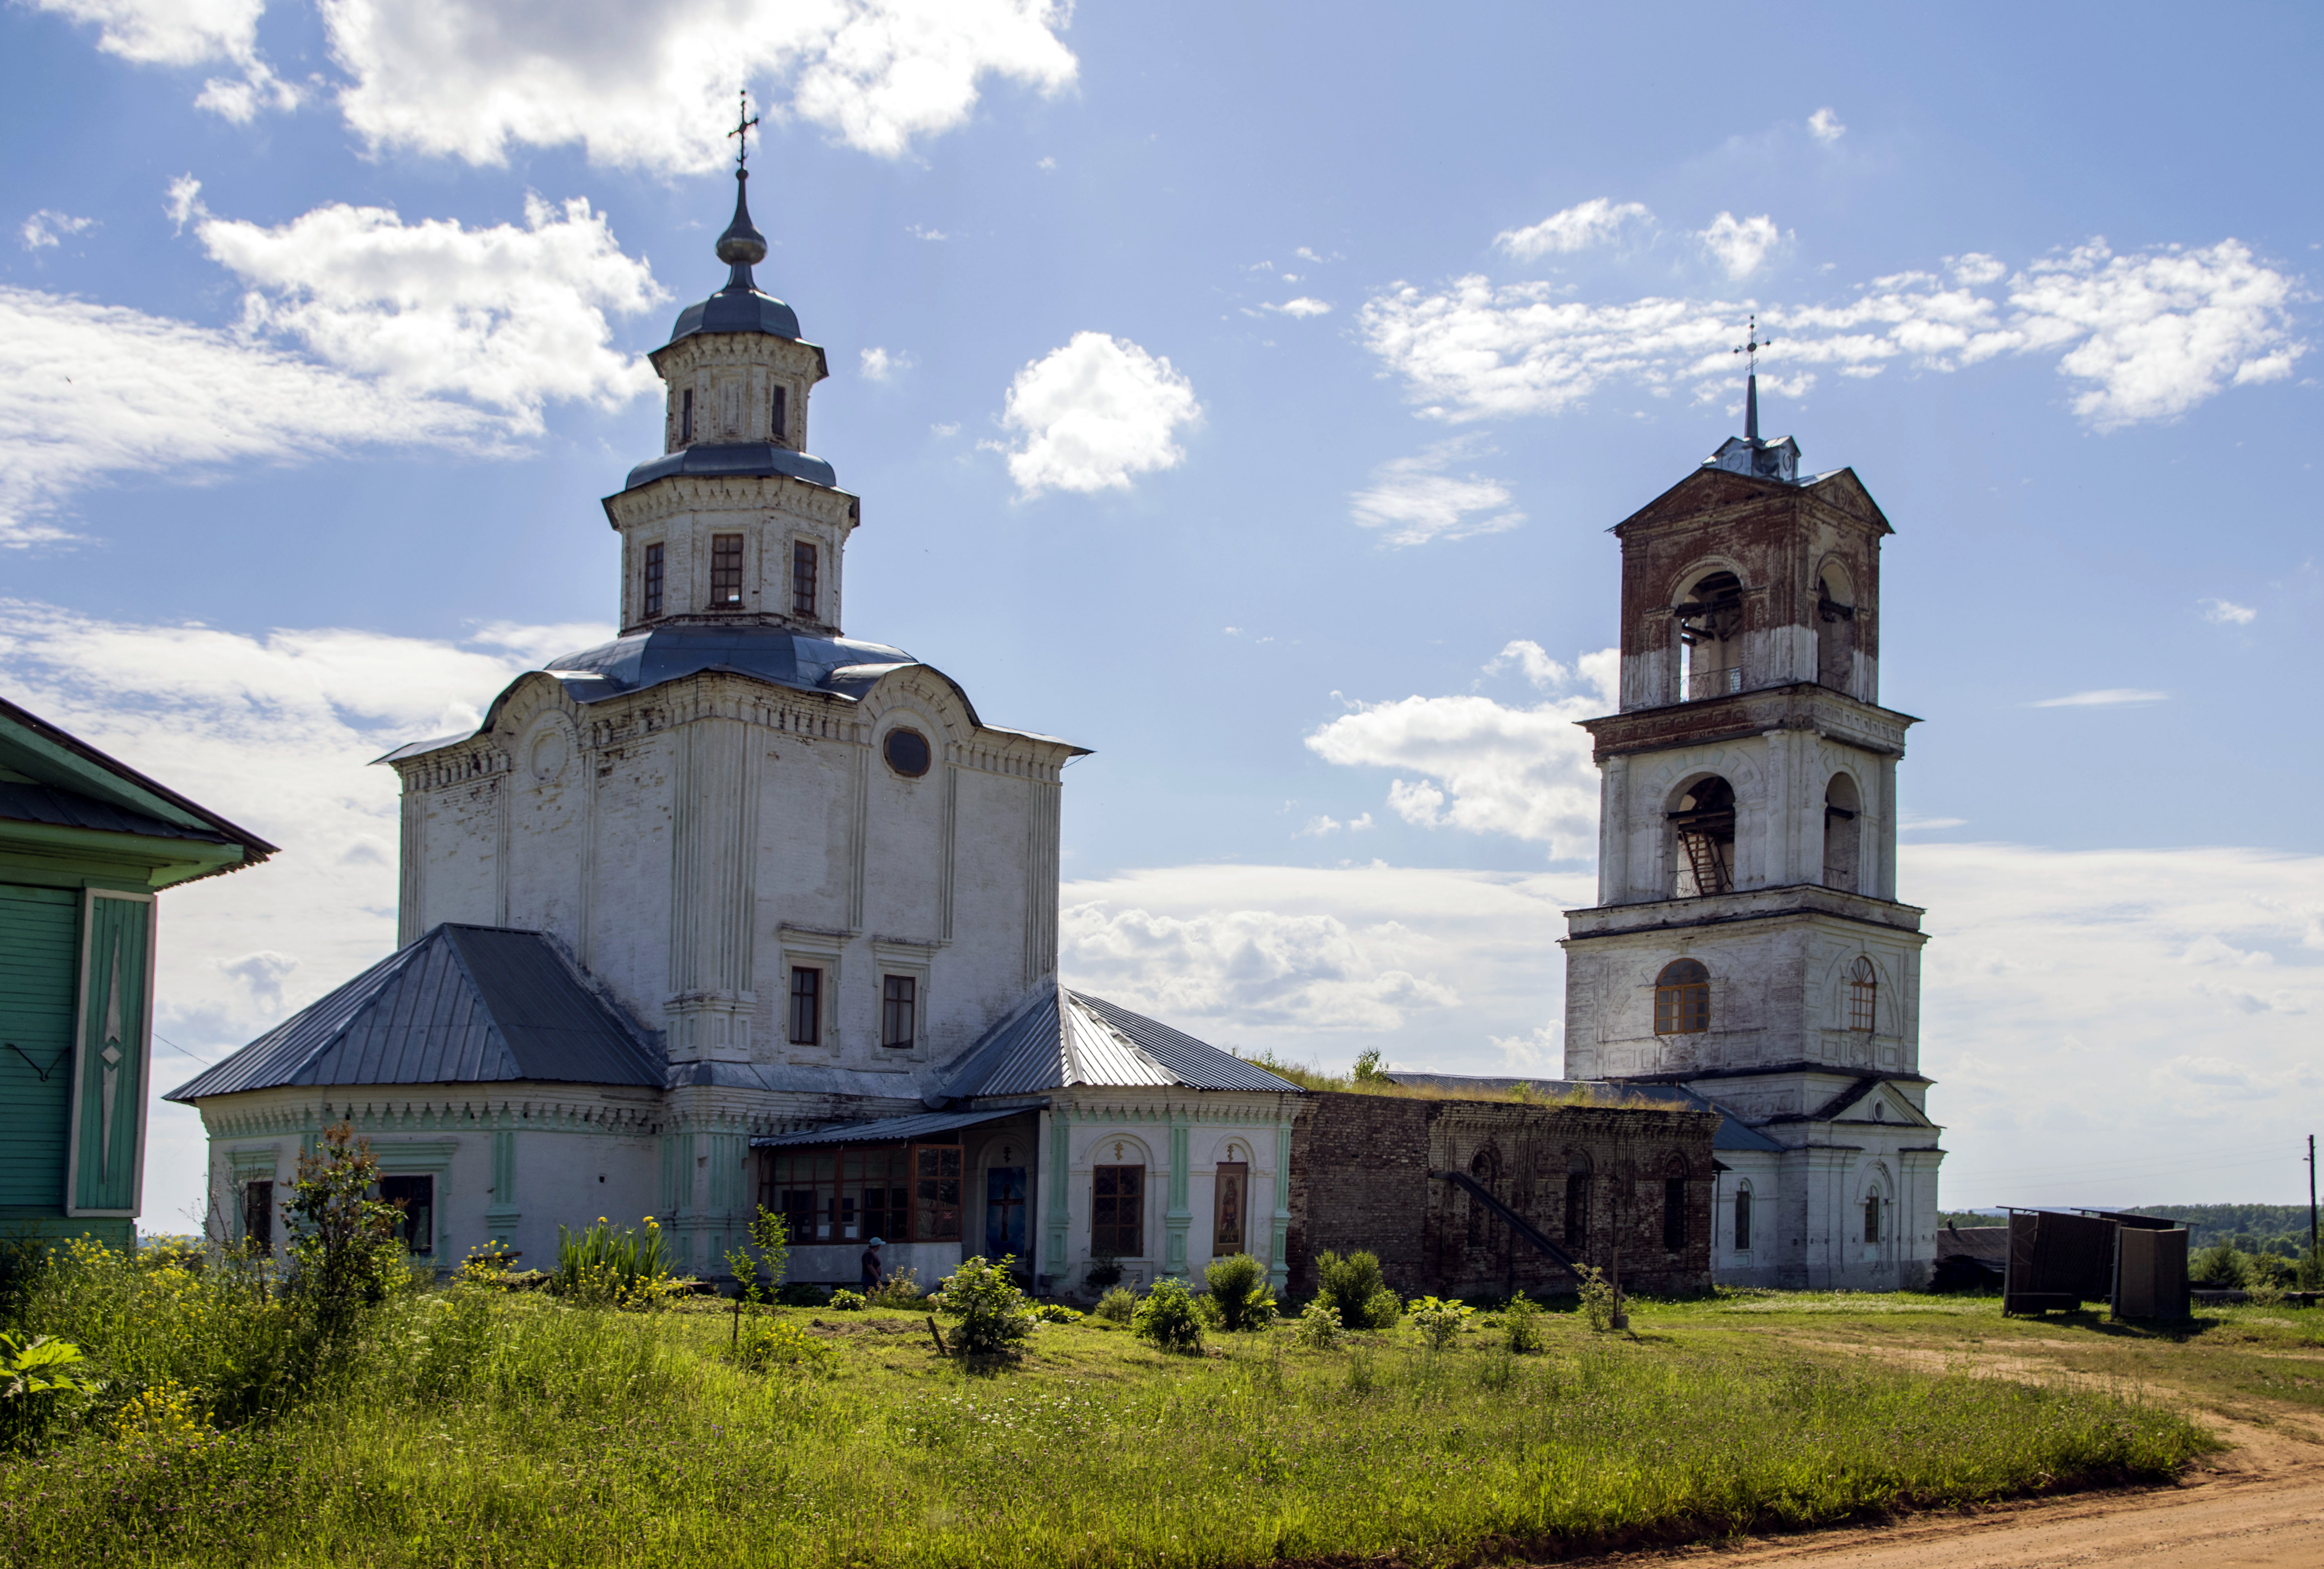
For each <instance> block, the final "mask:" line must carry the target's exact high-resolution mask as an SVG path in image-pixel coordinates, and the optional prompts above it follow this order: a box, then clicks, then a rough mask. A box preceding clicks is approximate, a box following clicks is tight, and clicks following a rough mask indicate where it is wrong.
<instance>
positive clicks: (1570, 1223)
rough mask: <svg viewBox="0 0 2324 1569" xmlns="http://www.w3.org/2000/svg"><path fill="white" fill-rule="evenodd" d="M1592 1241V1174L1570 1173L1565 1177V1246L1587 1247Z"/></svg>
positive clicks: (1583, 1172)
mask: <svg viewBox="0 0 2324 1569" xmlns="http://www.w3.org/2000/svg"><path fill="white" fill-rule="evenodd" d="M1589 1241H1590V1174H1589V1173H1588V1172H1586V1171H1573V1172H1568V1173H1567V1174H1566V1177H1565V1245H1566V1246H1567V1247H1569V1248H1580V1247H1585V1246H1587V1245H1588V1243H1589Z"/></svg>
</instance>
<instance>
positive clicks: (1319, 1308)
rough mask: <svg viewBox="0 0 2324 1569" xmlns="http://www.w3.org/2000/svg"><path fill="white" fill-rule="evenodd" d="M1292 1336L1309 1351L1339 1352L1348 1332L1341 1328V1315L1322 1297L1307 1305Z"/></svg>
mask: <svg viewBox="0 0 2324 1569" xmlns="http://www.w3.org/2000/svg"><path fill="white" fill-rule="evenodd" d="M1291 1334H1292V1338H1293V1339H1295V1340H1296V1341H1297V1342H1298V1343H1300V1344H1301V1345H1303V1346H1305V1347H1306V1348H1307V1349H1308V1350H1309V1351H1337V1350H1338V1349H1339V1347H1340V1343H1341V1342H1342V1341H1344V1340H1345V1339H1347V1338H1348V1332H1347V1331H1346V1330H1344V1329H1342V1328H1341V1327H1340V1315H1339V1313H1338V1312H1337V1311H1336V1310H1335V1309H1334V1308H1333V1306H1332V1305H1331V1304H1330V1303H1328V1302H1326V1301H1324V1300H1323V1298H1322V1297H1317V1298H1315V1300H1314V1301H1313V1302H1310V1303H1309V1304H1308V1305H1307V1310H1306V1311H1305V1313H1302V1314H1301V1315H1299V1322H1298V1324H1296V1326H1295V1327H1294V1328H1293V1330H1292V1332H1291Z"/></svg>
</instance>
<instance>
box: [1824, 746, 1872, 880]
mask: <svg viewBox="0 0 2324 1569" xmlns="http://www.w3.org/2000/svg"><path fill="white" fill-rule="evenodd" d="M1862 805H1863V802H1862V798H1860V797H1858V795H1857V793H1856V781H1855V780H1852V779H1850V778H1849V777H1848V775H1846V774H1844V773H1836V774H1834V775H1832V776H1831V784H1830V785H1828V786H1826V787H1825V789H1824V792H1823V885H1824V886H1825V887H1826V888H1840V889H1845V890H1847V891H1849V892H1850V893H1853V892H1855V891H1856V863H1857V862H1858V861H1859V860H1860V859H1862V854H1861V852H1862V847H1863V844H1864V823H1863V819H1862V818H1861V817H1858V815H1857V814H1858V812H1859V811H1860V810H1861V809H1862Z"/></svg>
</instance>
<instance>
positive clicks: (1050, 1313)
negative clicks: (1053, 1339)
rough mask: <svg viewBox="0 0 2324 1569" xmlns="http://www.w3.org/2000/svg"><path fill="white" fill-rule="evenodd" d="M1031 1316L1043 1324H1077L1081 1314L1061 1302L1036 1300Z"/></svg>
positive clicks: (1080, 1319)
mask: <svg viewBox="0 0 2324 1569" xmlns="http://www.w3.org/2000/svg"><path fill="white" fill-rule="evenodd" d="M1033 1316H1034V1317H1036V1318H1037V1319H1039V1320H1040V1321H1041V1322H1042V1323H1043V1324H1079V1323H1080V1322H1081V1321H1082V1315H1081V1314H1080V1313H1079V1312H1078V1311H1076V1310H1075V1309H1074V1308H1071V1307H1068V1306H1065V1304H1064V1303H1062V1302H1036V1303H1035V1304H1033Z"/></svg>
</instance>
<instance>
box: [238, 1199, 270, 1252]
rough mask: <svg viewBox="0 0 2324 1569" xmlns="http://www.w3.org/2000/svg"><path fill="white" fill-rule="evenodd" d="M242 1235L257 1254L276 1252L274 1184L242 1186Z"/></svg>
mask: <svg viewBox="0 0 2324 1569" xmlns="http://www.w3.org/2000/svg"><path fill="white" fill-rule="evenodd" d="M242 1235H243V1240H244V1241H246V1242H248V1243H249V1244H250V1246H251V1248H252V1250H253V1251H255V1252H261V1253H271V1252H272V1251H274V1184H273V1183H272V1182H246V1183H244V1184H243V1186H242Z"/></svg>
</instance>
